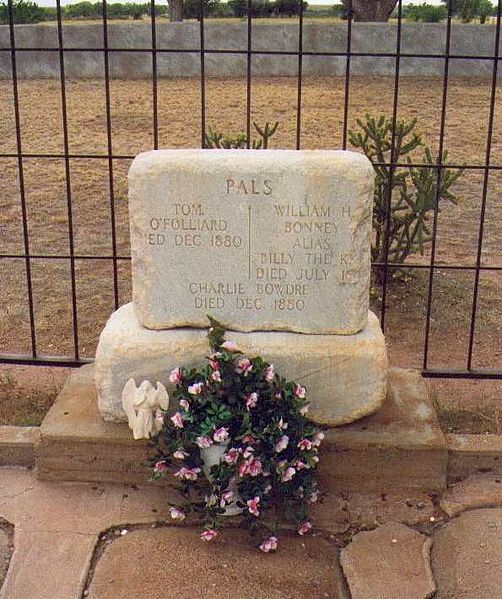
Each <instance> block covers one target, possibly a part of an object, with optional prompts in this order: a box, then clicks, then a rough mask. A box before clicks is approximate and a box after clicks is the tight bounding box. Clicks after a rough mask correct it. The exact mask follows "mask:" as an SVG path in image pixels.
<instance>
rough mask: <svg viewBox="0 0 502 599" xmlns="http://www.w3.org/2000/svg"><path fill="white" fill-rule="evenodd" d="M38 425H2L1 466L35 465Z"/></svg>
mask: <svg viewBox="0 0 502 599" xmlns="http://www.w3.org/2000/svg"><path fill="white" fill-rule="evenodd" d="M39 434H40V430H39V427H38V426H0V466H5V465H12V466H33V464H34V463H35V454H34V447H35V443H36V442H37V440H38V436H39Z"/></svg>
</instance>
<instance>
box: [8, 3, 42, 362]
mask: <svg viewBox="0 0 502 599" xmlns="http://www.w3.org/2000/svg"><path fill="white" fill-rule="evenodd" d="M12 2H13V0H8V5H7V6H8V12H9V35H10V60H11V69H12V94H13V99H14V120H15V123H16V149H17V170H18V176H19V197H20V200H21V218H22V223H23V247H24V256H25V257H24V264H25V269H26V289H27V293H28V312H29V316H30V340H31V354H32V357H33V358H36V357H37V335H36V328H35V310H34V307H33V285H32V281H31V262H30V258H29V256H30V237H29V229H28V216H27V212H26V190H25V186H24V164H23V145H22V137H21V115H20V112H19V88H18V81H17V60H16V37H15V33H14V12H13V5H12Z"/></svg>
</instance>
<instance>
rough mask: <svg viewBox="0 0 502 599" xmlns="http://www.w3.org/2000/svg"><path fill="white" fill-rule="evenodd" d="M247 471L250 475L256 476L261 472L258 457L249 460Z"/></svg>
mask: <svg viewBox="0 0 502 599" xmlns="http://www.w3.org/2000/svg"><path fill="white" fill-rule="evenodd" d="M248 471H249V474H250V475H251V476H258V475H259V474H261V473H262V471H263V466H262V463H261V461H260V460H259V459H258V458H254V460H251V462H250V464H249V469H248Z"/></svg>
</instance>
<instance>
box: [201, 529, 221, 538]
mask: <svg viewBox="0 0 502 599" xmlns="http://www.w3.org/2000/svg"><path fill="white" fill-rule="evenodd" d="M217 536H218V531H217V530H214V529H212V528H209V529H208V530H205V531H204V532H202V533H201V535H200V538H201V539H202V540H203V541H212V540H213V539H216V537H217Z"/></svg>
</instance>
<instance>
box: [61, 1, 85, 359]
mask: <svg viewBox="0 0 502 599" xmlns="http://www.w3.org/2000/svg"><path fill="white" fill-rule="evenodd" d="M56 17H57V30H58V50H59V79H60V84H61V117H62V123H63V149H64V162H65V179H66V207H67V215H68V244H69V251H70V273H71V307H72V324H73V350H74V357H75V360H78V359H79V358H80V355H79V347H78V313H77V287H76V278H75V250H74V243H73V207H72V191H71V172H70V158H69V153H70V151H69V141H68V111H67V106H66V78H65V66H64V48H63V23H62V17H61V0H56Z"/></svg>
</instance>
